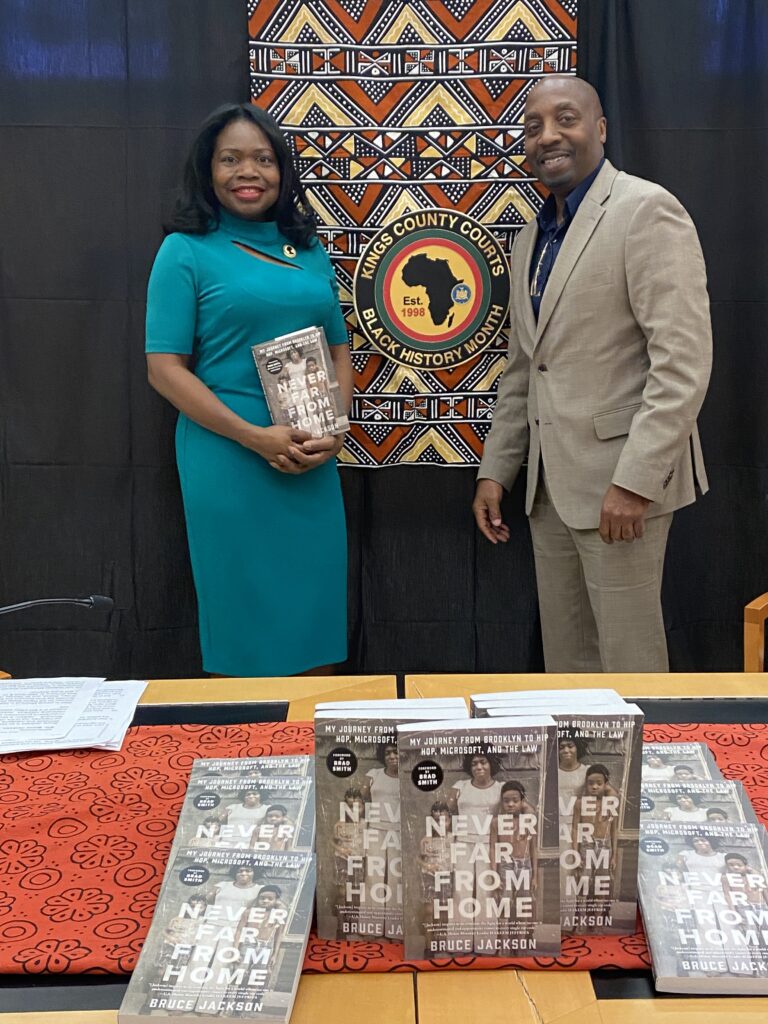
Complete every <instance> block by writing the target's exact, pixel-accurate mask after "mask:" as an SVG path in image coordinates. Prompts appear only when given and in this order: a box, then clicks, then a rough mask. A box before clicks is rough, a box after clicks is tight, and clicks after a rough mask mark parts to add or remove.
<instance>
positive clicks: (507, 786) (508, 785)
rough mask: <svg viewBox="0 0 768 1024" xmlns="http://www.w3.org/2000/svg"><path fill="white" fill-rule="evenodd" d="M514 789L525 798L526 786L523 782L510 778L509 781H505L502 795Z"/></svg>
mask: <svg viewBox="0 0 768 1024" xmlns="http://www.w3.org/2000/svg"><path fill="white" fill-rule="evenodd" d="M512 790H514V791H515V792H516V793H519V794H520V796H521V797H522V799H523V800H525V786H524V785H523V784H522V782H518V781H517V780H516V779H510V780H509V782H505V783H504V785H503V786H502V787H501V795H502V797H503V796H504V794H505V793H509V792H511V791H512Z"/></svg>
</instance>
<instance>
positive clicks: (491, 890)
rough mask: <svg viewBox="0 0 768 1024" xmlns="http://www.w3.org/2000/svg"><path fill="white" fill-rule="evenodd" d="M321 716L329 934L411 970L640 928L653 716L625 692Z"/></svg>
mask: <svg viewBox="0 0 768 1024" xmlns="http://www.w3.org/2000/svg"><path fill="white" fill-rule="evenodd" d="M471 710H472V713H473V717H472V718H468V717H467V715H466V707H465V705H464V703H463V701H461V700H458V701H457V700H454V699H453V698H445V699H443V700H428V699H427V700H412V701H407V700H406V701H390V702H372V701H360V702H348V703H347V704H336V705H333V706H320V705H319V706H318V709H317V713H316V718H315V740H316V781H317V852H318V893H317V911H318V934H319V936H320V937H321V938H327V939H342V938H344V939H370V938H375V939H376V940H378V941H381V940H384V941H386V940H391V941H402V942H403V943H404V946H405V950H404V952H405V956H406V958H407V959H422V958H426V959H445V958H450V957H461V956H466V955H484V956H496V957H505V958H510V957H511V958H515V957H530V956H548V957H549V956H555V955H557V953H558V952H559V951H560V944H561V934H562V933H568V934H572V933H582V934H583V933H590V934H595V935H604V934H628V933H632V932H633V931H634V930H635V924H636V916H637V858H638V840H639V825H640V774H641V761H642V726H643V714H642V712H641V711H640V709H639V708H638V707H636V706H635V705H633V704H627V703H626V702H625V701H624V700H623V699H622V698H621V697H620V696H619V695H618V694H617V693H615V691H612V690H599V691H592V692H590V691H584V690H578V691H570V692H569V691H566V692H564V691H532V692H529V693H522V694H519V693H506V694H504V693H502V694H500V693H495V694H476V695H473V697H472V698H471Z"/></svg>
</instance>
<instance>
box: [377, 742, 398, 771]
mask: <svg viewBox="0 0 768 1024" xmlns="http://www.w3.org/2000/svg"><path fill="white" fill-rule="evenodd" d="M388 750H394V752H395V753H396V754H397V743H396V742H395V741H394V740H390V741H389V742H387V743H379V744H378V745H377V747H376V760H377V761H380V762H381V763H382V764H383V765H384V766H385V767H386V764H387V760H386V758H387V751H388Z"/></svg>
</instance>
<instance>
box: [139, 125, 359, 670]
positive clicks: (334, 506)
mask: <svg viewBox="0 0 768 1024" xmlns="http://www.w3.org/2000/svg"><path fill="white" fill-rule="evenodd" d="M167 228H168V230H169V231H170V232H171V233H170V234H168V237H167V238H166V239H165V241H164V242H163V244H162V246H161V247H160V250H159V252H158V254H157V257H156V259H155V264H154V267H153V269H152V274H151V277H150V281H149V292H148V297H147V345H146V347H147V363H148V368H149V381H150V384H151V385H152V386H153V387H154V388H155V389H156V390H157V391H159V392H160V394H161V395H163V396H164V397H165V398H167V399H168V400H169V401H170V402H171V403H172V404H173V405H174V406H175V407H176V408H177V409H178V410H179V412H180V416H179V421H178V426H177V430H176V455H177V461H178V466H179V477H180V481H181V490H182V496H183V499H184V512H185V516H186V521H187V535H188V540H189V550H190V557H191V562H192V571H193V575H194V579H195V588H196V590H197V597H198V614H199V626H200V645H201V648H202V653H203V667H204V669H205V670H206V671H207V672H209V673H212V674H215V675H230V676H266V675H289V674H294V673H308V672H314V673H323V674H326V673H329V672H331V671H332V670H333V669H332V666H333V665H334V664H335V663H337V662H340V661H344V660H345V658H346V529H345V524H344V509H343V504H342V498H341V489H340V485H339V477H338V472H337V469H336V464H335V457H336V455H337V454H338V452H339V451H340V449H341V446H342V443H343V440H342V438H340V437H334V436H325V437H321V438H314V439H312V438H311V437H310V435H309V434H308V433H307V432H306V431H302V430H297V429H294V428H292V427H286V426H274V425H272V424H271V420H270V416H269V412H268V409H267V404H266V400H265V397H264V393H263V390H262V388H261V384H260V381H259V376H258V373H257V371H256V367H255V365H254V361H253V358H252V355H251V351H250V349H251V346H252V345H254V344H255V343H257V342H261V341H268V340H270V339H272V338H274V337H277V336H279V335H284V334H289V333H291V332H293V331H297V330H300V329H302V328H305V327H310V326H315V325H317V326H322V327H323V328H324V329H325V334H326V337H327V339H328V343H329V346H330V351H331V357H332V359H333V365H334V369H335V371H336V376H337V377H338V380H339V385H340V389H341V393H342V395H343V398H344V401H345V403H346V405H347V407H349V404H350V402H351V399H352V365H351V361H350V357H349V350H348V346H347V333H346V328H345V325H344V320H343V317H342V315H341V311H340V309H339V303H338V288H337V285H336V281H335V278H334V274H333V271H332V269H331V265H330V261H329V260H328V257H327V255H326V254H325V252H324V251H323V249H322V248H321V246H320V245H319V244H318V241H317V236H316V232H315V225H314V218H313V216H312V213H311V210H310V207H309V205H308V203H307V200H306V197H305V195H304V191H303V189H302V187H301V184H300V183H299V180H298V178H297V175H296V171H295V169H294V167H293V164H292V162H291V158H290V153H289V150H288V147H287V144H286V142H285V139H284V138H283V136H282V135H281V133H280V131H279V129H278V128H277V125H276V124H275V122H274V121H273V120H272V118H271V117H270V116H269V115H268V114H266V113H265V112H264V111H263V110H260V109H259V108H258V107H254V106H250V105H242V106H227V107H222V108H220V109H219V110H217V111H215V112H214V113H213V114H212V115H211V116H210V117H209V118H208V120H207V121H206V122H205V124H204V125H203V127H202V128H201V130H200V132H199V134H198V136H197V139H196V140H195V141H194V143H193V145H192V149H191V151H190V155H189V157H188V159H187V163H186V167H185V170H184V186H183V194H182V197H181V199H180V200H179V202H178V203H177V207H176V211H175V213H174V215H173V217H172V218H171V221H170V223H169V225H167ZM289 372H290V370H289ZM307 550H311V551H312V552H313V555H314V564H313V566H312V571H311V572H308V571H307V566H306V557H305V552H306V551H307Z"/></svg>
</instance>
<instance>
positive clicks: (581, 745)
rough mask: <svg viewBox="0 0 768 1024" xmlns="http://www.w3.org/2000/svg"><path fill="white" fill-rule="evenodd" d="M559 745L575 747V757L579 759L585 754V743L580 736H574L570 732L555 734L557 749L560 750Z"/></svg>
mask: <svg viewBox="0 0 768 1024" xmlns="http://www.w3.org/2000/svg"><path fill="white" fill-rule="evenodd" d="M561 743H572V744H573V745H574V747H576V757H577V758H578V759H579V761H581V759H582V758H583V757H584V756H585V755H586V753H587V742H586V740H584V739H582V738H581V736H574V735H573V733H572V732H558V734H557V749H558V750H559V749H560V744H561Z"/></svg>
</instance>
